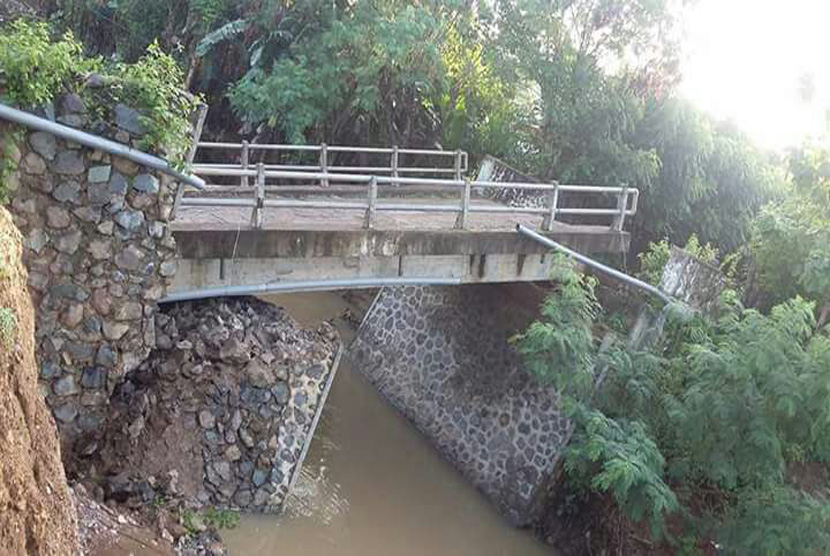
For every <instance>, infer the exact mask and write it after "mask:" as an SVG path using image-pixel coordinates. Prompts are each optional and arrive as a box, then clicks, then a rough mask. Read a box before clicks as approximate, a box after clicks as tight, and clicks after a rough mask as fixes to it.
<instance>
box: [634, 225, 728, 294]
mask: <svg viewBox="0 0 830 556" xmlns="http://www.w3.org/2000/svg"><path fill="white" fill-rule="evenodd" d="M683 250H684V251H686V252H687V253H688V254H689V255H691V256H692V257H695V258H696V259H697V260H699V261H701V262H704V263H707V264H711V265H716V264H717V263H718V250H717V248H716V247H713V246H712V245H710V244H708V243H707V244H705V245H701V244H700V240H699V239H697V235H696V234H694V233H693V234H692V235H691V236H689V240H688V241H687V242H686V246H685V247H683ZM637 257H638V258H639V259H640V273H639V277H640V278H641V279H643V280H645V281H646V282H648V283H649V284H653V285H655V286H656V285H658V284H659V283H660V278H661V277H662V276H663V269H664V268H665V267H666V263H668V262H669V257H671V246H670V245H669V241H668V240H667V239H663V240H661V241H659V242H657V243H649V244H648V250H646V251H644V252H642V253H640V254H639V255H638V256H637Z"/></svg>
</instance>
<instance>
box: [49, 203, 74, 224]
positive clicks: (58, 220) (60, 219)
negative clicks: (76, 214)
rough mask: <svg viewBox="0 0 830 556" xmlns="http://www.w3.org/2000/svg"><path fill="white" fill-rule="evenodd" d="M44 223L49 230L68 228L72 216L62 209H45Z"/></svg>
mask: <svg viewBox="0 0 830 556" xmlns="http://www.w3.org/2000/svg"><path fill="white" fill-rule="evenodd" d="M46 223H47V224H49V227H50V228H58V229H61V228H68V227H69V225H70V224H71V223H72V216H70V214H69V211H68V210H66V209H64V208H61V207H49V208H47V209H46Z"/></svg>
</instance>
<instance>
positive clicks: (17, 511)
mask: <svg viewBox="0 0 830 556" xmlns="http://www.w3.org/2000/svg"><path fill="white" fill-rule="evenodd" d="M20 249H21V247H20V234H19V233H18V231H17V228H16V227H15V226H14V224H13V222H12V219H11V216H10V215H9V213H8V212H7V211H6V210H5V209H3V208H0V554H3V555H4V556H5V555H7V554H8V555H17V554H27V555H51V554H56V555H61V556H68V555H72V554H75V553H76V552H77V551H78V532H77V526H76V515H75V507H74V505H73V503H72V499H71V497H70V493H69V489H68V487H67V484H66V476H65V475H64V471H63V465H62V463H61V455H60V445H59V443H58V436H57V430H56V428H55V423H54V421H53V420H52V415H51V414H50V413H49V410H48V409H47V408H46V404H45V403H44V401H43V400H42V399H41V397H40V395H39V393H38V384H37V373H38V371H37V363H36V362H35V354H34V311H33V308H32V304H31V301H30V299H29V293H28V290H27V287H26V271H25V270H24V269H23V266H22V264H21V262H20ZM6 309H11V311H12V312H13V314H14V320H15V321H16V322H13V321H12V320H11V315H12V313H10V312H9V311H7V310H6Z"/></svg>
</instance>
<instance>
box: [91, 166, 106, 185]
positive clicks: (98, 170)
mask: <svg viewBox="0 0 830 556" xmlns="http://www.w3.org/2000/svg"><path fill="white" fill-rule="evenodd" d="M111 173H112V166H93V167H92V168H90V169H89V172H87V175H86V181H87V182H88V183H102V182H105V181H108V180H109V179H110V174H111Z"/></svg>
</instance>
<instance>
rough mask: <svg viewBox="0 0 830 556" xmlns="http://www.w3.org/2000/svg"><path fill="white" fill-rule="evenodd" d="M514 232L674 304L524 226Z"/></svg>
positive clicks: (640, 283)
mask: <svg viewBox="0 0 830 556" xmlns="http://www.w3.org/2000/svg"><path fill="white" fill-rule="evenodd" d="M516 231H517V232H518V233H520V234H522V235H524V236H527V237H529V238H530V239H532V240H534V241H536V242H537V243H541V244H542V245H545V246H547V247H550V248H551V249H555V250H557V251H560V252H562V253H565V254H566V255H569V256H571V257H573V258H574V259H576V260H577V261H579V262H581V263H582V264H584V265H586V266H589V267H591V268H593V269H595V270H598V271H600V272H602V273H604V274H607V275H609V276H611V277H613V278H616V279H617V280H620V281H622V282H625V283H626V284H629V285H631V286H634V287H636V288H640V289H641V290H644V291H646V292H648V293H650V294H652V295H656V296H657V297H659V298H660V299H662V300H663V301H664V302H665V303H675V302H676V300H674V299H673V298H672V297H671V296H669V295H668V294H667V293H665V292H664V291H662V290H661V289H659V288H656V287H654V286H652V285H651V284H646V283H645V282H643V281H642V280H638V279H637V278H634V277H633V276H629V275H628V274H626V273H625V272H621V271H619V270H617V269H616V268H611V267H610V266H606V265H604V264H602V263H601V262H599V261H595V260H594V259H592V258H590V257H586V256H585V255H583V254H581V253H577V252H576V251H574V250H573V249H569V248H567V247H565V246H564V245H562V244H560V243H557V242H555V241H553V240H552V239H550V238H547V237H545V236H543V235H542V234H540V233H537V232H535V231H534V230H531V229H530V228H528V227H526V226H522V225H521V224H516Z"/></svg>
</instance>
